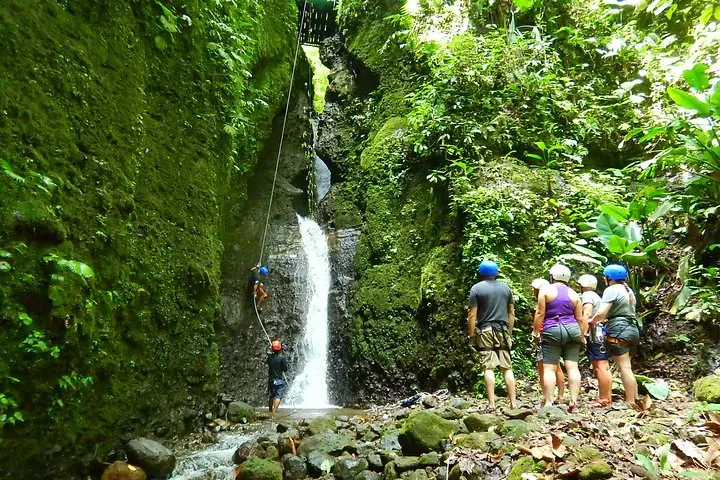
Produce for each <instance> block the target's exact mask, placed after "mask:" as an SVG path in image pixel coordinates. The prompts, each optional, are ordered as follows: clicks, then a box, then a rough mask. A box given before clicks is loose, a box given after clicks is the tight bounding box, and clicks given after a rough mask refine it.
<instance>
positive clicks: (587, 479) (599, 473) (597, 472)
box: [578, 461, 613, 480]
mask: <svg viewBox="0 0 720 480" xmlns="http://www.w3.org/2000/svg"><path fill="white" fill-rule="evenodd" d="M612 473H613V470H612V467H611V466H610V465H609V464H608V463H607V462H603V461H595V462H592V463H591V464H589V465H587V466H585V467H583V469H582V470H580V474H579V475H578V478H580V480H601V479H603V478H610V477H612Z"/></svg>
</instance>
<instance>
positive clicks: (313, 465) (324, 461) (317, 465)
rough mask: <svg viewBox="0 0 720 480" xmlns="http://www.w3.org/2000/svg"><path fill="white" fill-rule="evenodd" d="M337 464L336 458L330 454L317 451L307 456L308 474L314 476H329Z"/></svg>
mask: <svg viewBox="0 0 720 480" xmlns="http://www.w3.org/2000/svg"><path fill="white" fill-rule="evenodd" d="M335 462H336V460H335V457H333V456H332V455H330V454H329V453H325V452H321V451H319V450H315V451H314V452H311V453H310V454H309V455H308V456H307V466H308V472H309V473H310V474H311V475H314V476H319V475H324V474H328V473H330V470H332V468H333V467H334V466H335Z"/></svg>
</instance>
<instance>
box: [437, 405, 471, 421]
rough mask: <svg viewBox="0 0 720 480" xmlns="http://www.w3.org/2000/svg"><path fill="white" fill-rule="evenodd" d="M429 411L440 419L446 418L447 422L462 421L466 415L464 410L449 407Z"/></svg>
mask: <svg viewBox="0 0 720 480" xmlns="http://www.w3.org/2000/svg"><path fill="white" fill-rule="evenodd" d="M429 411H430V412H431V413H434V414H435V415H437V416H438V417H440V418H444V419H445V420H460V419H461V418H462V417H463V415H465V414H464V413H463V412H462V410H459V409H457V408H455V407H449V406H448V407H443V408H434V409H432V410H429Z"/></svg>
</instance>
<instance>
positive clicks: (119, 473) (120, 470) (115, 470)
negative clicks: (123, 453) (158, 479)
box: [102, 462, 147, 480]
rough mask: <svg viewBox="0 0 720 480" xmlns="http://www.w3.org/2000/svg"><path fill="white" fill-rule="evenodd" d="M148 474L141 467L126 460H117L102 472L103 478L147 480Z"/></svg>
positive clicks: (110, 479) (108, 479) (107, 479)
mask: <svg viewBox="0 0 720 480" xmlns="http://www.w3.org/2000/svg"><path fill="white" fill-rule="evenodd" d="M146 478H147V476H146V475H145V472H143V470H142V469H141V468H140V467H136V466H134V465H129V464H127V463H125V462H115V463H113V464H112V465H110V466H109V467H108V468H106V469H105V471H104V472H103V474H102V480H146Z"/></svg>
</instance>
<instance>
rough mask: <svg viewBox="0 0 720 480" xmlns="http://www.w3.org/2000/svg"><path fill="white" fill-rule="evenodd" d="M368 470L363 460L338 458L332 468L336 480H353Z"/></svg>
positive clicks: (365, 461)
mask: <svg viewBox="0 0 720 480" xmlns="http://www.w3.org/2000/svg"><path fill="white" fill-rule="evenodd" d="M367 468H368V462H367V460H365V459H364V458H353V457H340V458H338V460H337V462H336V463H335V465H334V466H333V468H332V473H333V475H335V478H337V479H338V480H354V478H355V476H356V475H357V474H358V473H360V472H362V471H363V470H366V469H367Z"/></svg>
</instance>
